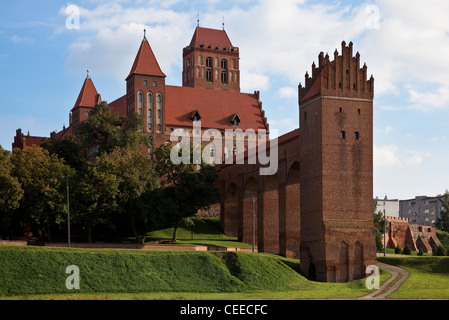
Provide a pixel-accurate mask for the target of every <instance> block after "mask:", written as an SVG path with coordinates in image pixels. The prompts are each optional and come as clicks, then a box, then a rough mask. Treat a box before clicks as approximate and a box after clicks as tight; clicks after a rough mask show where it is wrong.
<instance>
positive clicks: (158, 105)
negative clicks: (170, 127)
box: [156, 92, 163, 133]
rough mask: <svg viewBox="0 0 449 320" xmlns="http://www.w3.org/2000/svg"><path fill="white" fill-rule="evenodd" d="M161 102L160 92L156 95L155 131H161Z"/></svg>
mask: <svg viewBox="0 0 449 320" xmlns="http://www.w3.org/2000/svg"><path fill="white" fill-rule="evenodd" d="M162 106H163V102H162V94H161V93H160V92H158V93H157V95H156V114H157V118H156V125H157V126H156V132H157V133H162V124H163V109H162Z"/></svg>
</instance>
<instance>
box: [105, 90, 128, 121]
mask: <svg viewBox="0 0 449 320" xmlns="http://www.w3.org/2000/svg"><path fill="white" fill-rule="evenodd" d="M109 107H111V109H112V110H111V111H112V112H113V113H117V114H118V115H119V116H120V117H123V116H126V114H127V113H126V94H125V95H124V96H122V97H120V98H118V99H117V100H114V101H112V102H111V103H109Z"/></svg>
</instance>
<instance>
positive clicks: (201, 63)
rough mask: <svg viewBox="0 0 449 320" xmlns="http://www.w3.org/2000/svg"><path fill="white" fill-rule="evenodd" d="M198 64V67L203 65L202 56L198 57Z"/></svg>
mask: <svg viewBox="0 0 449 320" xmlns="http://www.w3.org/2000/svg"><path fill="white" fill-rule="evenodd" d="M198 64H199V65H200V66H202V65H203V56H202V55H198Z"/></svg>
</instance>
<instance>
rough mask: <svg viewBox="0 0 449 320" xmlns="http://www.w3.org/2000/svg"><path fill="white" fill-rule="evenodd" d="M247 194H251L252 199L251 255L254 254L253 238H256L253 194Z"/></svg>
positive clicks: (249, 192)
mask: <svg viewBox="0 0 449 320" xmlns="http://www.w3.org/2000/svg"><path fill="white" fill-rule="evenodd" d="M247 193H248V194H251V198H252V211H253V218H252V220H253V221H252V233H253V234H252V244H253V253H254V243H255V238H256V230H255V217H254V193H252V192H251V191H247Z"/></svg>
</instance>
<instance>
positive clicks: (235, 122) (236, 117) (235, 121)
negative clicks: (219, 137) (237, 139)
mask: <svg viewBox="0 0 449 320" xmlns="http://www.w3.org/2000/svg"><path fill="white" fill-rule="evenodd" d="M240 121H241V120H240V117H239V115H238V114H237V113H236V114H235V115H234V116H233V117H232V119H231V123H232V125H233V126H234V127H238V126H239V123H240Z"/></svg>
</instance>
